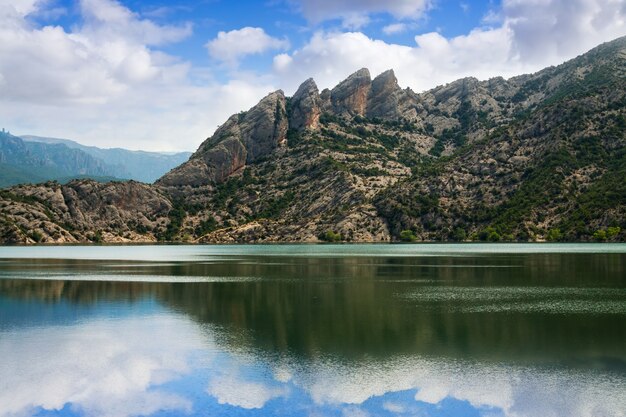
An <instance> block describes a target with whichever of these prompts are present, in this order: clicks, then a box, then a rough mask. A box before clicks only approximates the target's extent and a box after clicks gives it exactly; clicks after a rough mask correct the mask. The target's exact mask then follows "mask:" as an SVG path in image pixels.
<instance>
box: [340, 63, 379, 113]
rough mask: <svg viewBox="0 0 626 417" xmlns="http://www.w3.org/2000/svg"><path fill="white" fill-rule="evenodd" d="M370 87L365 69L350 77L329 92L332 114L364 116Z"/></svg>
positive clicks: (369, 78)
mask: <svg viewBox="0 0 626 417" xmlns="http://www.w3.org/2000/svg"><path fill="white" fill-rule="evenodd" d="M371 86H372V79H371V77H370V72H369V70H368V69H367V68H362V69H360V70H358V71H357V72H355V73H354V74H352V75H350V76H349V77H348V78H347V79H345V80H344V81H342V82H340V83H339V84H338V85H337V86H336V87H335V88H333V89H332V90H331V92H330V100H331V104H332V110H333V112H334V113H335V114H336V115H338V116H365V113H366V110H367V97H368V95H369V92H370V88H371Z"/></svg>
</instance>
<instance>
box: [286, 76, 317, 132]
mask: <svg viewBox="0 0 626 417" xmlns="http://www.w3.org/2000/svg"><path fill="white" fill-rule="evenodd" d="M321 106H322V99H321V98H320V94H319V90H318V89H317V84H315V81H314V80H313V78H309V79H308V80H306V81H305V82H303V83H302V84H301V85H300V87H299V88H298V91H296V93H295V94H294V95H293V97H292V98H291V112H290V115H289V127H290V128H292V129H297V130H300V129H306V128H309V129H317V126H318V123H319V118H320V114H321V113H322V111H321Z"/></svg>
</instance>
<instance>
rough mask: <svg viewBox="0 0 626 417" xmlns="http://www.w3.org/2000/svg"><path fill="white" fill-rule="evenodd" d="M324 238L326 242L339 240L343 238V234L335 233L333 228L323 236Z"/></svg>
mask: <svg viewBox="0 0 626 417" xmlns="http://www.w3.org/2000/svg"><path fill="white" fill-rule="evenodd" d="M322 240H325V241H326V242H339V241H340V240H341V234H340V233H335V232H334V231H333V230H327V231H326V233H324V235H323V236H322Z"/></svg>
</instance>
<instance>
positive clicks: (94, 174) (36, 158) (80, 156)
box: [0, 131, 116, 187]
mask: <svg viewBox="0 0 626 417" xmlns="http://www.w3.org/2000/svg"><path fill="white" fill-rule="evenodd" d="M0 174H1V175H0V187H7V186H11V185H15V184H19V183H37V182H44V181H47V180H50V179H55V180H59V181H66V180H70V179H73V178H80V177H90V178H94V179H102V180H106V181H110V180H112V179H115V174H116V172H115V169H114V167H111V166H109V165H107V164H106V163H104V162H103V161H101V160H100V159H98V158H94V157H93V156H91V155H89V154H87V153H85V152H83V151H81V150H79V149H71V148H68V147H67V146H65V145H64V144H45V143H34V142H32V143H31V142H26V141H24V140H22V139H21V138H19V137H16V136H13V135H11V134H10V133H8V132H5V131H2V132H0Z"/></svg>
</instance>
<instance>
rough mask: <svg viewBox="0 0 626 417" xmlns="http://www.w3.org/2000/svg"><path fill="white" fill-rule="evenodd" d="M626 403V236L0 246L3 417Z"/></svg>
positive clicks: (565, 407) (538, 408)
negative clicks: (581, 240)
mask: <svg viewBox="0 0 626 417" xmlns="http://www.w3.org/2000/svg"><path fill="white" fill-rule="evenodd" d="M178 415H194V416H195V415H198V416H248V415H250V416H257V415H277V416H307V417H308V416H342V417H343V416H355V417H362V416H470V417H471V416H489V417H495V416H515V417H522V416H529V417H535V416H536V417H549V416H569V417H576V416H581V417H582V416H585V417H587V416H589V417H592V416H593V417H596V416H600V417H603V416H610V417H613V416H626V245H608V244H607V245H600V244H592V245H584V244H575V245H569V244H568V245H561V244H558V245H557V244H554V245H551V244H550V245H548V244H528V245H526V244H523V245H504V244H503V245H472V244H462V245H447V244H446V245H443V244H442V245H255V246H100V247H99V246H89V247H84V246H63V247H58V246H57V247H0V417H4V416H107V417H108V416H111V417H113V416H115V417H119V416H121V417H126V416H178Z"/></svg>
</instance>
